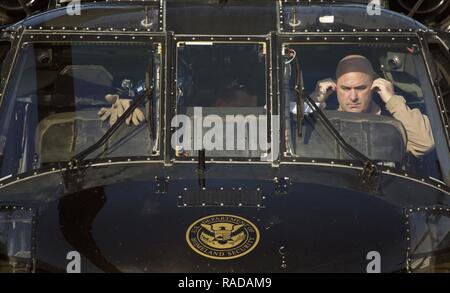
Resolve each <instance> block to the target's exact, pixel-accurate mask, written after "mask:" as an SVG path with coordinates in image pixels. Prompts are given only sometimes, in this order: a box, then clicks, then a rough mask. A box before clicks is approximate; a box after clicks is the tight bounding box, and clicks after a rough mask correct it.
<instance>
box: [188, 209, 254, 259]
mask: <svg viewBox="0 0 450 293" xmlns="http://www.w3.org/2000/svg"><path fill="white" fill-rule="evenodd" d="M186 241H187V243H188V244H189V246H190V247H191V248H192V249H193V250H194V251H195V252H197V253H198V254H200V255H203V256H206V257H209V258H213V259H233V258H238V257H241V256H243V255H246V254H247V253H249V252H250V251H252V250H253V249H254V248H255V247H256V245H258V242H259V231H258V228H257V227H256V226H255V225H254V224H253V223H252V222H250V221H249V220H246V219H244V218H241V217H238V216H234V215H211V216H208V217H204V218H202V219H200V220H198V221H196V222H194V223H193V224H192V225H191V226H189V228H188V230H187V231H186Z"/></svg>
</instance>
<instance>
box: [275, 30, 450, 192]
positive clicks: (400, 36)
mask: <svg viewBox="0 0 450 293" xmlns="http://www.w3.org/2000/svg"><path fill="white" fill-rule="evenodd" d="M278 41H279V43H278V51H279V52H282V50H283V48H284V46H289V45H302V44H304V45H314V44H318V45H333V44H336V45H358V44H361V43H364V44H365V43H369V42H370V43H374V44H376V43H384V44H387V43H389V44H405V45H407V44H411V45H413V44H414V45H417V46H418V48H420V54H419V57H420V58H422V60H423V63H424V65H425V67H427V66H428V63H429V62H427V60H426V54H427V53H426V52H427V48H426V47H425V46H424V45H423V43H422V42H421V39H420V36H418V35H417V34H415V33H408V32H405V33H395V34H393V33H377V34H375V33H370V32H366V33H365V32H358V33H353V34H351V33H318V34H313V33H301V34H298V35H295V36H282V37H279V40H278ZM278 62H279V64H280V65H279V70H278V75H279V85H278V86H279V88H280V92H281V95H280V106H281V108H280V109H282V110H281V111H280V116H281V121H282V123H281V133H286V132H285V131H286V129H287V128H286V126H287V125H286V123H287V122H286V114H287V113H286V111H285V108H286V101H285V93H284V92H283V66H282V62H284V58H283V57H282V56H281V55H280V56H279V60H278ZM424 69H427V68H424ZM424 79H427V80H428V82H427V84H428V85H429V86H430V87H434V83H433V80H432V78H431V77H430V76H429V75H427V76H424ZM426 87H427V88H428V86H426ZM424 92H428V93H433V95H432V96H431V97H427V98H424V103H425V106H426V107H427V113H428V116H439V117H438V118H440V115H438V110H437V108H436V107H437V103H438V102H437V95H436V93H435V92H434V91H433V90H431V88H430V89H424ZM430 113H432V114H433V115H430ZM435 118H436V117H435ZM431 120H432V119H430V123H431V124H432V127H433V125H434V127H433V134H436V133H440V132H442V131H443V129H442V127H441V126H443V125H442V121H439V122H441V123H436V119H434V120H435V121H431ZM288 136H290V135H289V134H286V135H283V136H282V137H281V143H282V145H281V146H280V150H281V154H282V157H281V161H282V162H285V163H292V162H302V163H311V164H314V163H320V164H326V165H339V164H340V165H345V166H354V165H357V163H356V162H355V161H347V160H330V159H320V158H319V159H312V158H307V157H306V158H305V157H298V156H295V155H293V154H291V153H290V152H289V148H288V144H289V139H290V137H288ZM436 140H437V139H436V138H435V141H436ZM438 161H439V165H440V169H441V172H442V175H443V176H444V179H445V180H446V182H447V184H448V183H449V181H448V179H447V178H445V176H446V174H445V173H446V172H445V170H450V169H449V167H448V166H450V165H449V163H447V162H446V160H445V159H443V156H442V152H441V154H440V155H439V154H438Z"/></svg>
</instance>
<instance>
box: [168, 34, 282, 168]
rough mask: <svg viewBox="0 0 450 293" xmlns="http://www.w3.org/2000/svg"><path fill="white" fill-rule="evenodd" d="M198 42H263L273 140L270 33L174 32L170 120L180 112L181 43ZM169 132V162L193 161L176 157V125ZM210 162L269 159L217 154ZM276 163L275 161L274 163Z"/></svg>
mask: <svg viewBox="0 0 450 293" xmlns="http://www.w3.org/2000/svg"><path fill="white" fill-rule="evenodd" d="M186 42H188V43H198V44H199V45H201V44H202V43H220V44H242V43H248V44H264V46H265V56H266V57H265V63H266V64H265V81H266V84H265V96H266V99H265V106H266V108H265V115H266V118H267V139H268V140H269V142H270V141H272V138H271V128H272V125H273V123H272V121H271V114H272V111H273V102H274V98H273V96H274V95H273V92H274V86H273V81H274V80H275V78H274V77H273V74H272V69H273V68H274V66H273V64H275V61H274V58H273V50H272V48H273V37H272V36H271V35H267V36H235V35H233V36H223V35H180V36H177V35H175V36H174V38H173V46H172V48H173V50H172V52H171V54H172V55H171V56H170V57H171V58H172V60H173V61H172V62H173V64H174V66H173V67H172V72H171V74H172V78H171V80H172V82H171V88H172V91H171V93H170V97H168V100H170V103H171V106H170V107H168V109H169V111H168V113H167V115H168V120H167V121H168V123H170V121H172V118H173V117H174V116H175V115H176V113H177V82H176V80H177V75H178V68H177V67H178V66H177V65H178V44H180V43H186ZM168 129H169V131H168V134H167V137H168V139H167V140H166V144H167V145H166V151H167V153H168V154H169V159H170V161H184V162H190V161H193V160H195V159H196V157H195V156H189V157H179V156H176V150H174V149H173V148H172V147H171V145H170V139H171V137H172V135H173V133H174V132H175V130H176V129H175V128H174V127H168ZM206 160H207V161H215V162H227V163H233V162H244V161H245V162H252V163H265V164H267V163H268V162H270V161H268V162H266V161H261V159H260V158H259V157H257V158H256V157H253V158H247V157H227V156H223V157H214V158H206ZM272 163H274V162H272Z"/></svg>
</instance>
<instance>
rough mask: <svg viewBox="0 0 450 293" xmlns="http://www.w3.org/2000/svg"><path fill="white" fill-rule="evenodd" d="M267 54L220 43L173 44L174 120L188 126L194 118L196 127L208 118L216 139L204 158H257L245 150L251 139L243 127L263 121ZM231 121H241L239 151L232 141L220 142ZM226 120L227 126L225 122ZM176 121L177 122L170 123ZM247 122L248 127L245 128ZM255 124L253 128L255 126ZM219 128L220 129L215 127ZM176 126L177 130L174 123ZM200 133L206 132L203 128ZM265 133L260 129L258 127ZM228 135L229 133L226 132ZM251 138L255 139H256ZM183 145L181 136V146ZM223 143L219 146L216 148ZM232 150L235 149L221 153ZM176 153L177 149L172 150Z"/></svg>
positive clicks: (261, 46)
mask: <svg viewBox="0 0 450 293" xmlns="http://www.w3.org/2000/svg"><path fill="white" fill-rule="evenodd" d="M266 65H267V48H266V43H264V42H262V43H220V42H179V43H177V73H176V75H177V77H176V88H177V92H176V105H177V107H176V114H177V115H186V116H187V117H188V118H189V119H191V121H193V119H194V117H197V116H201V117H199V118H201V119H202V121H207V120H205V119H208V118H207V117H208V116H209V118H213V120H214V124H210V126H215V127H216V128H214V127H213V128H214V130H217V131H218V132H217V135H218V136H222V137H223V138H224V139H223V141H222V138H221V139H220V142H219V141H217V140H216V143H215V144H214V146H215V147H214V148H212V149H208V148H206V151H207V153H206V155H207V156H212V157H252V156H258V155H259V152H258V151H257V150H256V149H255V148H251V147H249V142H250V141H251V138H250V136H252V134H251V133H250V130H249V127H250V126H249V124H252V123H253V122H254V121H255V119H256V120H258V122H259V123H260V124H261V123H262V124H265V123H266V120H264V121H263V119H259V118H260V117H264V118H265V115H266V97H267V66H266ZM231 115H239V117H233V118H236V119H238V120H239V119H240V118H243V119H244V120H245V121H246V122H245V123H246V125H242V127H243V129H245V131H244V132H245V134H244V133H242V135H241V138H242V140H243V142H242V148H238V146H239V145H240V142H238V141H237V140H238V138H237V137H236V136H234V137H226V131H227V130H226V129H227V126H228V127H238V128H239V126H235V125H234V124H233V123H234V122H230V121H231V120H232V119H231V118H230V116H231ZM227 117H228V118H230V119H229V120H228V123H227V120H226V118H227ZM175 119H177V116H176V117H175ZM250 120H251V122H250ZM258 122H256V123H258ZM219 123H220V124H221V126H220V129H219V128H217V127H218V125H217V124H219ZM176 125H177V126H178V125H179V124H178V123H176ZM203 126H204V127H203V133H205V134H206V132H207V131H208V130H211V127H206V126H205V123H204V124H203ZM264 127H265V125H264ZM228 129H230V128H228ZM238 131H239V130H237V132H236V133H238ZM256 135H257V134H256ZM199 139H200V140H202V138H199ZM188 140H194V139H193V138H192V137H191V138H188V135H185V136H184V145H185V146H187V145H191V146H192V144H190V143H187V141H188ZM222 143H223V144H222ZM227 145H228V146H230V145H234V146H235V148H232V147H230V148H226V146H227ZM175 148H178V147H175ZM179 149H182V151H181V152H179V153H178V155H179V156H192V155H195V154H196V151H198V149H196V148H190V147H189V149H190V150H187V147H183V148H181V147H179Z"/></svg>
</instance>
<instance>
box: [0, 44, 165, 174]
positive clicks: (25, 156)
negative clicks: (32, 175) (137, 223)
mask: <svg viewBox="0 0 450 293" xmlns="http://www.w3.org/2000/svg"><path fill="white" fill-rule="evenodd" d="M155 46H156V44H155V45H152V44H150V45H149V44H138V43H133V44H129V43H123V44H122V43H116V44H112V43H111V44H74V43H52V44H48V43H46V44H40V43H29V44H26V45H25V46H24V48H23V49H22V51H21V52H20V59H19V61H18V63H17V64H16V67H15V71H14V75H13V79H12V81H11V82H10V86H9V87H8V89H7V94H6V96H5V99H4V101H5V103H4V104H3V105H2V112H1V119H2V124H1V125H2V126H3V129H1V138H2V140H3V141H6V143H5V145H4V146H3V148H2V149H1V150H0V151H1V153H2V154H3V164H2V173H4V174H11V173H12V174H15V173H22V172H26V171H29V170H32V169H37V168H40V167H42V166H44V165H47V164H50V163H56V162H61V161H63V162H64V161H68V160H70V159H71V158H72V156H74V155H75V154H77V153H79V152H80V151H83V150H85V149H86V148H88V147H89V146H91V145H92V144H94V143H95V142H96V141H97V140H98V139H99V138H101V137H102V136H103V135H104V134H105V132H106V131H107V130H108V129H109V128H110V127H111V125H112V124H113V123H114V122H115V121H116V120H117V119H118V117H120V116H121V115H122V113H123V112H124V111H125V110H126V109H127V108H128V107H129V106H130V104H131V103H132V102H133V100H134V99H135V98H136V97H137V96H138V95H139V92H140V91H141V90H142V88H144V87H146V86H147V85H146V83H147V80H150V79H149V77H153V80H154V84H155V85H156V86H155V94H154V99H153V101H152V103H153V105H152V107H149V105H148V103H149V102H148V101H147V102H146V103H145V104H144V103H143V104H142V105H139V107H138V109H137V110H135V112H134V113H133V115H132V116H131V117H130V120H128V121H127V124H128V125H125V124H124V125H123V126H122V128H121V129H119V131H118V132H117V133H115V134H114V135H113V137H111V138H110V140H109V141H108V143H107V144H106V145H105V147H104V148H102V149H100V150H98V151H96V152H95V153H94V154H92V155H90V157H89V158H88V159H93V158H105V157H108V158H113V157H131V156H151V155H155V154H156V153H157V151H158V150H157V143H156V140H157V137H154V136H152V135H151V134H150V131H149V121H150V119H153V121H155V122H156V123H158V122H157V121H158V120H159V119H157V118H155V117H157V115H158V100H159V86H158V84H159V83H158V81H159V76H160V73H159V72H160V68H159V67H160V56H159V55H158V54H157V53H155V52H157V51H158V50H157V49H156V48H155ZM151 59H153V62H150V60H151ZM149 64H153V65H154V66H153V68H152V67H150V66H149ZM149 109H152V110H151V111H152V112H151V113H150V112H149V111H150V110H149ZM156 125H157V127H158V124H156Z"/></svg>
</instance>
